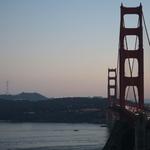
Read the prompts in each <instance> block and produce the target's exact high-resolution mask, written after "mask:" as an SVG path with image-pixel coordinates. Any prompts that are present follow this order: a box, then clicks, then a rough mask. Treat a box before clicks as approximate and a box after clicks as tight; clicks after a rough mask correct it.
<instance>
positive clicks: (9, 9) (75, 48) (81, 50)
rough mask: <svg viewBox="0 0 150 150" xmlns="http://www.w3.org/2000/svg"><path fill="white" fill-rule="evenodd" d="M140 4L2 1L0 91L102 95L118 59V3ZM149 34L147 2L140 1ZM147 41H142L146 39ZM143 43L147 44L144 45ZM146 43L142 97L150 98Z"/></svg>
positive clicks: (135, 3)
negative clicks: (109, 73) (108, 75)
mask: <svg viewBox="0 0 150 150" xmlns="http://www.w3.org/2000/svg"><path fill="white" fill-rule="evenodd" d="M121 2H123V3H124V5H126V6H138V5H139V3H140V1H139V0H134V1H133V0H122V1H121V0H115V1H113V0H112V1H110V0H0V93H5V91H6V90H5V89H6V87H5V82H6V81H7V80H9V86H10V87H9V90H10V93H11V94H16V93H19V92H22V91H24V92H40V93H42V94H44V95H46V96H48V97H60V96H106V94H107V69H108V67H115V66H116V61H117V52H118V51H117V50H118V39H119V23H120V4H121ZM142 5H143V8H144V14H145V19H146V23H147V28H148V29H149V33H150V17H149V14H150V8H149V7H150V1H149V0H143V1H142ZM144 40H146V38H144ZM145 43H146V42H145ZM149 58H150V48H149V47H148V44H147V43H146V44H145V97H146V98H150V91H149V89H150V67H149V65H150V59H149Z"/></svg>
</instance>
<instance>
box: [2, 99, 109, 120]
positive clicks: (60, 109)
mask: <svg viewBox="0 0 150 150" xmlns="http://www.w3.org/2000/svg"><path fill="white" fill-rule="evenodd" d="M107 106H108V104H107V100H106V99H104V98H99V97H93V98H90V97H72V98H70V97H69V98H53V99H48V100H44V101H42V100H41V101H28V100H8V99H7V100H6V99H0V120H1V121H10V122H55V123H56V122H57V123H105V114H106V113H105V112H106V108H107Z"/></svg>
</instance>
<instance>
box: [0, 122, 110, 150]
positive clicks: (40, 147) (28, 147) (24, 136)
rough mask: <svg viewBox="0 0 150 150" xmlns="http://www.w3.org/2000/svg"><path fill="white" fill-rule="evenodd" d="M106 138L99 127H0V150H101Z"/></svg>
mask: <svg viewBox="0 0 150 150" xmlns="http://www.w3.org/2000/svg"><path fill="white" fill-rule="evenodd" d="M107 135H108V134H107V128H106V127H104V126H101V125H99V124H64V123H0V150H101V149H102V147H103V146H104V144H105V142H106V140H107Z"/></svg>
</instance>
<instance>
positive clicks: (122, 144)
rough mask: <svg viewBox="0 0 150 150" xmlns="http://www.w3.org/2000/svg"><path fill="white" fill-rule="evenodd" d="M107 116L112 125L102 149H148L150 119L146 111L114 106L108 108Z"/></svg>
mask: <svg viewBox="0 0 150 150" xmlns="http://www.w3.org/2000/svg"><path fill="white" fill-rule="evenodd" d="M147 112H150V111H147ZM108 116H109V117H108V119H109V122H111V123H112V122H113V127H112V129H111V131H110V137H109V139H108V141H107V142H106V144H105V146H104V148H103V150H150V119H149V117H147V114H146V113H138V112H137V113H135V112H131V111H128V110H127V109H122V108H121V107H119V106H115V107H110V108H109V111H108ZM110 119H112V120H113V121H112V120H110Z"/></svg>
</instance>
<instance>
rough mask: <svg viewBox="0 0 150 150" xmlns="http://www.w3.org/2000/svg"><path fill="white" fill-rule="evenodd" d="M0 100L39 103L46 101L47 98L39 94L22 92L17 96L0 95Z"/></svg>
mask: <svg viewBox="0 0 150 150" xmlns="http://www.w3.org/2000/svg"><path fill="white" fill-rule="evenodd" d="M0 99H3V100H28V101H41V100H47V99H48V98H47V97H45V96H43V95H41V94H39V93H26V92H22V93H20V94H17V95H5V94H3V95H0Z"/></svg>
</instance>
